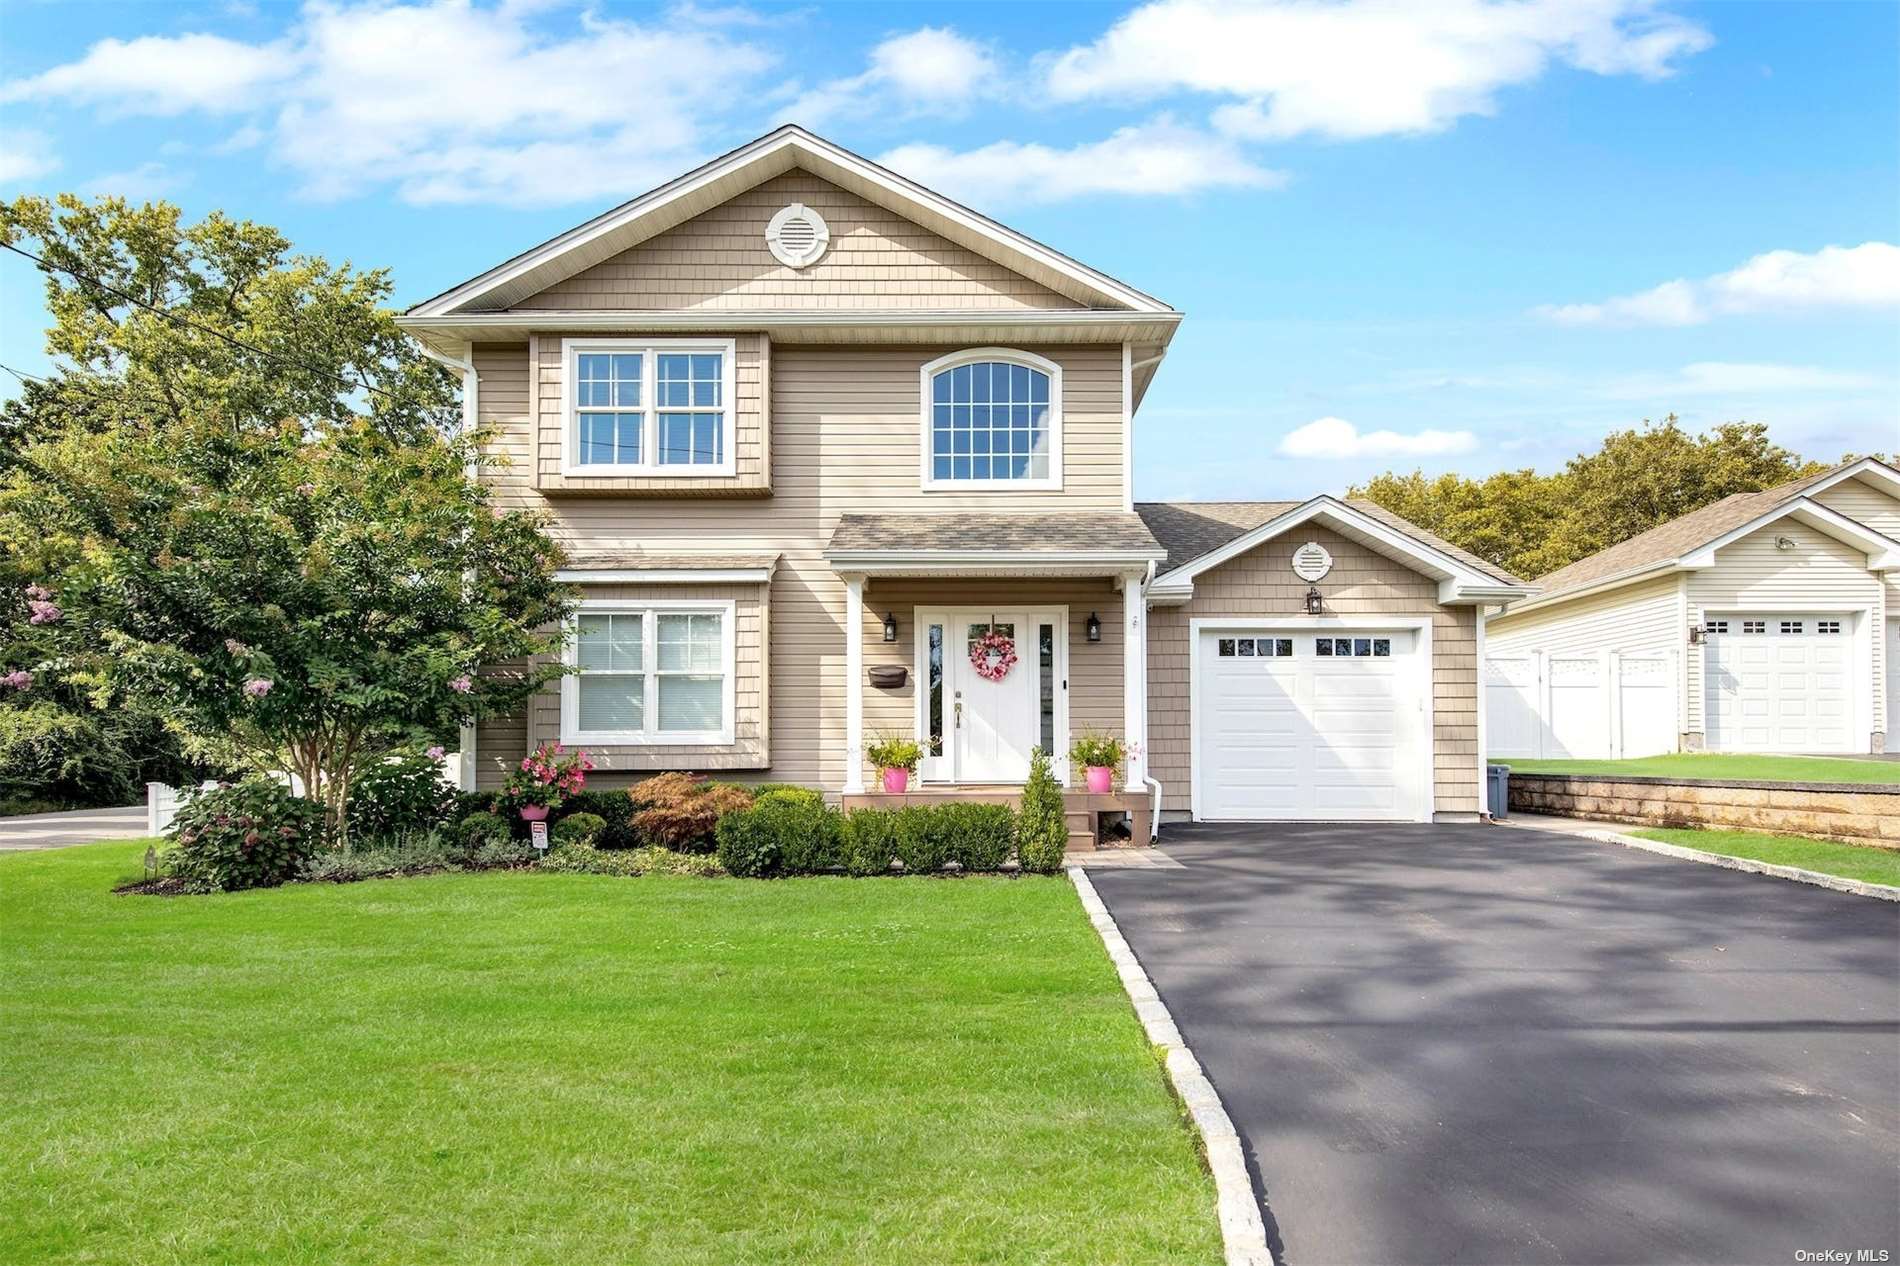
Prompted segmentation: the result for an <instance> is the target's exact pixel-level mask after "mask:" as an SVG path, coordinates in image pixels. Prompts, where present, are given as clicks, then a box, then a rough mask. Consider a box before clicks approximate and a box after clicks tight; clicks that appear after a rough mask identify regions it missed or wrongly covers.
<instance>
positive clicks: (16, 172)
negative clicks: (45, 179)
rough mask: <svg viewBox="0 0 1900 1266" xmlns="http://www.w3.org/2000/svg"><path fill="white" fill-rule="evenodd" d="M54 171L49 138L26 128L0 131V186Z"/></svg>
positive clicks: (55, 165)
mask: <svg viewBox="0 0 1900 1266" xmlns="http://www.w3.org/2000/svg"><path fill="white" fill-rule="evenodd" d="M58 169H59V156H58V155H57V154H55V153H54V152H53V138H52V137H50V136H48V135H46V133H44V132H35V131H33V130H31V129H30V128H4V129H0V185H11V184H14V183H17V182H19V181H25V180H37V179H38V178H39V177H41V176H44V175H46V174H47V173H49V172H52V171H57V170H58Z"/></svg>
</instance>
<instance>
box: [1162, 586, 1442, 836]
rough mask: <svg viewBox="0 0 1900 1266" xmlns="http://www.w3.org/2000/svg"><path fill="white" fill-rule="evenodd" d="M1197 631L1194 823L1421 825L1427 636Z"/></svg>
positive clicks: (1334, 630) (1393, 630) (1327, 629)
mask: <svg viewBox="0 0 1900 1266" xmlns="http://www.w3.org/2000/svg"><path fill="white" fill-rule="evenodd" d="M1195 624H1196V625H1197V626H1198V627H1197V628H1196V630H1195V638H1196V652H1195V655H1194V665H1193V668H1192V673H1193V682H1194V689H1193V695H1194V707H1195V709H1196V724H1195V727H1194V729H1195V741H1196V746H1197V755H1196V757H1195V761H1194V767H1195V769H1196V770H1197V771H1198V781H1199V785H1198V787H1197V788H1196V797H1195V798H1196V802H1197V803H1198V804H1199V805H1200V816H1201V817H1203V818H1206V819H1211V820H1222V819H1240V820H1273V819H1286V820H1301V819H1304V820H1320V821H1329V820H1351V819H1371V820H1390V819H1396V820H1403V821H1419V820H1429V819H1430V817H1431V814H1432V803H1431V777H1432V759H1431V744H1430V743H1429V742H1428V741H1427V739H1426V735H1427V734H1428V733H1429V732H1430V726H1429V724H1428V718H1427V707H1428V699H1429V689H1428V686H1429V672H1428V671H1427V667H1426V666H1427V665H1429V663H1430V632H1429V627H1428V626H1423V625H1418V626H1414V627H1403V626H1399V627H1392V626H1378V625H1359V624H1354V625H1352V626H1350V627H1348V626H1344V625H1337V624H1334V623H1332V622H1327V623H1325V624H1324V625H1321V622H1318V621H1307V622H1305V623H1303V624H1295V625H1278V626H1274V625H1228V624H1225V623H1219V624H1202V623H1201V622H1200V621H1196V622H1195ZM1316 626H1318V627H1316Z"/></svg>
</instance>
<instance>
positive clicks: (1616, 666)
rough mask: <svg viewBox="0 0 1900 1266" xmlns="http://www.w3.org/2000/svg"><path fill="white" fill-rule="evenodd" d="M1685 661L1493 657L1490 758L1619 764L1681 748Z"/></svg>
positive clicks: (1487, 692) (1488, 686)
mask: <svg viewBox="0 0 1900 1266" xmlns="http://www.w3.org/2000/svg"><path fill="white" fill-rule="evenodd" d="M1680 681H1681V662H1680V657H1679V656H1677V655H1676V654H1675V653H1674V652H1670V653H1668V654H1665V655H1622V654H1618V653H1617V652H1615V651H1602V652H1599V653H1597V654H1594V655H1574V654H1571V655H1546V654H1545V653H1544V652H1542V651H1532V652H1531V653H1530V654H1528V655H1493V656H1490V657H1488V658H1487V659H1486V660H1485V664H1484V708H1485V734H1486V741H1487V746H1488V747H1489V748H1490V751H1488V752H1487V753H1486V755H1487V756H1495V757H1505V758H1508V757H1512V756H1516V757H1519V758H1521V759H1524V760H1563V759H1575V760H1599V759H1606V758H1607V759H1610V760H1620V759H1623V758H1626V757H1633V756H1655V755H1657V754H1659V753H1662V752H1673V751H1675V750H1676V746H1677V712H1678V701H1679V700H1680V699H1681V698H1682V689H1681V686H1680V684H1679V683H1680Z"/></svg>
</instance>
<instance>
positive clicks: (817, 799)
mask: <svg viewBox="0 0 1900 1266" xmlns="http://www.w3.org/2000/svg"><path fill="white" fill-rule="evenodd" d="M824 802H825V793H824V792H822V791H819V790H817V789H816V788H813V787H767V788H766V789H765V790H764V791H761V792H758V793H757V794H755V795H754V796H753V797H752V803H753V804H755V805H761V804H823V803H824Z"/></svg>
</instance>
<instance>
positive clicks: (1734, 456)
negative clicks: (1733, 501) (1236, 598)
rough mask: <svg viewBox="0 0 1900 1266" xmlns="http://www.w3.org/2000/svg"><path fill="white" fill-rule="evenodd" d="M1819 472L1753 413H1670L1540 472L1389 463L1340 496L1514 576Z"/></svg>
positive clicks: (1548, 568)
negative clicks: (1692, 417) (1394, 467)
mask: <svg viewBox="0 0 1900 1266" xmlns="http://www.w3.org/2000/svg"><path fill="white" fill-rule="evenodd" d="M1821 469H1823V465H1822V464H1821V463H1818V462H1810V461H1806V460H1804V459H1802V458H1801V457H1800V456H1798V455H1797V454H1795V453H1793V452H1790V451H1789V450H1788V449H1785V448H1782V447H1781V446H1780V445H1778V444H1775V443H1774V442H1773V441H1772V440H1770V439H1769V438H1768V428H1767V427H1766V426H1764V425H1763V424H1761V423H1759V422H1726V423H1723V424H1722V425H1720V426H1717V427H1715V428H1714V429H1713V430H1711V431H1708V432H1707V433H1705V434H1701V435H1695V434H1691V433H1689V432H1687V431H1685V430H1683V429H1682V425H1681V423H1680V422H1679V421H1678V420H1677V419H1676V417H1675V415H1674V414H1671V415H1669V416H1668V417H1666V418H1664V419H1663V420H1662V421H1661V422H1660V423H1649V422H1645V423H1644V424H1643V426H1642V427H1641V428H1631V429H1629V430H1623V431H1617V432H1614V433H1612V434H1611V435H1609V436H1608V437H1607V438H1605V439H1604V441H1603V443H1602V445H1601V446H1600V447H1599V448H1598V449H1597V450H1596V451H1595V452H1592V453H1584V454H1580V455H1579V456H1577V457H1573V458H1571V459H1570V461H1569V462H1568V463H1567V464H1566V465H1565V466H1564V469H1563V470H1561V471H1558V472H1557V473H1555V474H1551V475H1540V474H1538V473H1537V472H1536V471H1534V470H1530V469H1524V470H1507V471H1500V472H1499V473H1497V474H1495V475H1489V476H1487V477H1485V478H1483V479H1466V478H1464V477H1462V476H1459V475H1439V476H1437V477H1435V478H1427V477H1426V476H1425V475H1424V473H1423V472H1420V471H1416V470H1415V471H1413V472H1412V473H1410V474H1398V473H1395V472H1390V471H1388V472H1387V473H1385V474H1383V475H1379V476H1377V477H1376V478H1374V479H1371V480H1369V481H1368V482H1366V483H1365V484H1362V485H1359V486H1357V487H1354V488H1353V489H1352V490H1351V492H1350V494H1349V495H1351V496H1354V497H1364V498H1366V499H1367V500H1370V501H1374V502H1377V503H1378V504H1379V505H1381V506H1384V507H1385V508H1386V509H1388V510H1391V511H1392V512H1393V513H1395V514H1399V515H1403V516H1404V517H1405V518H1407V519H1410V520H1411V521H1412V522H1414V523H1416V524H1418V525H1419V526H1420V527H1423V528H1425V529H1427V530H1428V531H1431V532H1435V533H1437V534H1438V535H1439V536H1442V537H1444V538H1445V539H1446V540H1448V541H1450V542H1451V543H1452V544H1454V545H1457V546H1459V547H1460V548H1462V549H1467V550H1469V551H1471V552H1472V553H1473V554H1476V555H1478V556H1479V557H1480V558H1484V559H1487V560H1489V561H1491V562H1493V563H1496V564H1498V565H1499V566H1500V567H1503V568H1504V569H1505V570H1507V571H1510V572H1512V573H1514V574H1516V575H1519V576H1526V577H1535V576H1542V575H1547V574H1548V573H1550V572H1553V571H1556V570H1557V569H1558V568H1560V567H1566V566H1568V565H1569V564H1571V563H1574V562H1576V561H1577V560H1578V559H1580V558H1587V557H1589V556H1590V555H1591V554H1594V553H1596V552H1598V551H1599V550H1603V549H1608V548H1609V547H1610V546H1612V545H1615V544H1618V543H1620V542H1622V541H1626V540H1628V539H1629V538H1631V537H1632V536H1637V535H1639V534H1641V533H1643V532H1647V531H1648V530H1649V529H1651V528H1653V527H1658V526H1660V525H1662V524H1664V523H1667V522H1669V521H1670V520H1671V519H1676V518H1680V517H1681V516H1682V515H1685V514H1687V513H1689V512H1690V511H1692V510H1699V509H1701V508H1702V507H1703V506H1706V505H1710V504H1712V503H1714V502H1717V501H1720V500H1722V498H1724V497H1727V496H1731V495H1733V494H1735V493H1738V492H1759V491H1761V490H1762V489H1764V488H1771V487H1773V486H1775V485H1776V484H1780V483H1786V482H1787V481H1788V480H1791V479H1798V478H1800V477H1802V476H1803V475H1807V474H1812V473H1814V472H1815V471H1818V470H1821Z"/></svg>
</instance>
